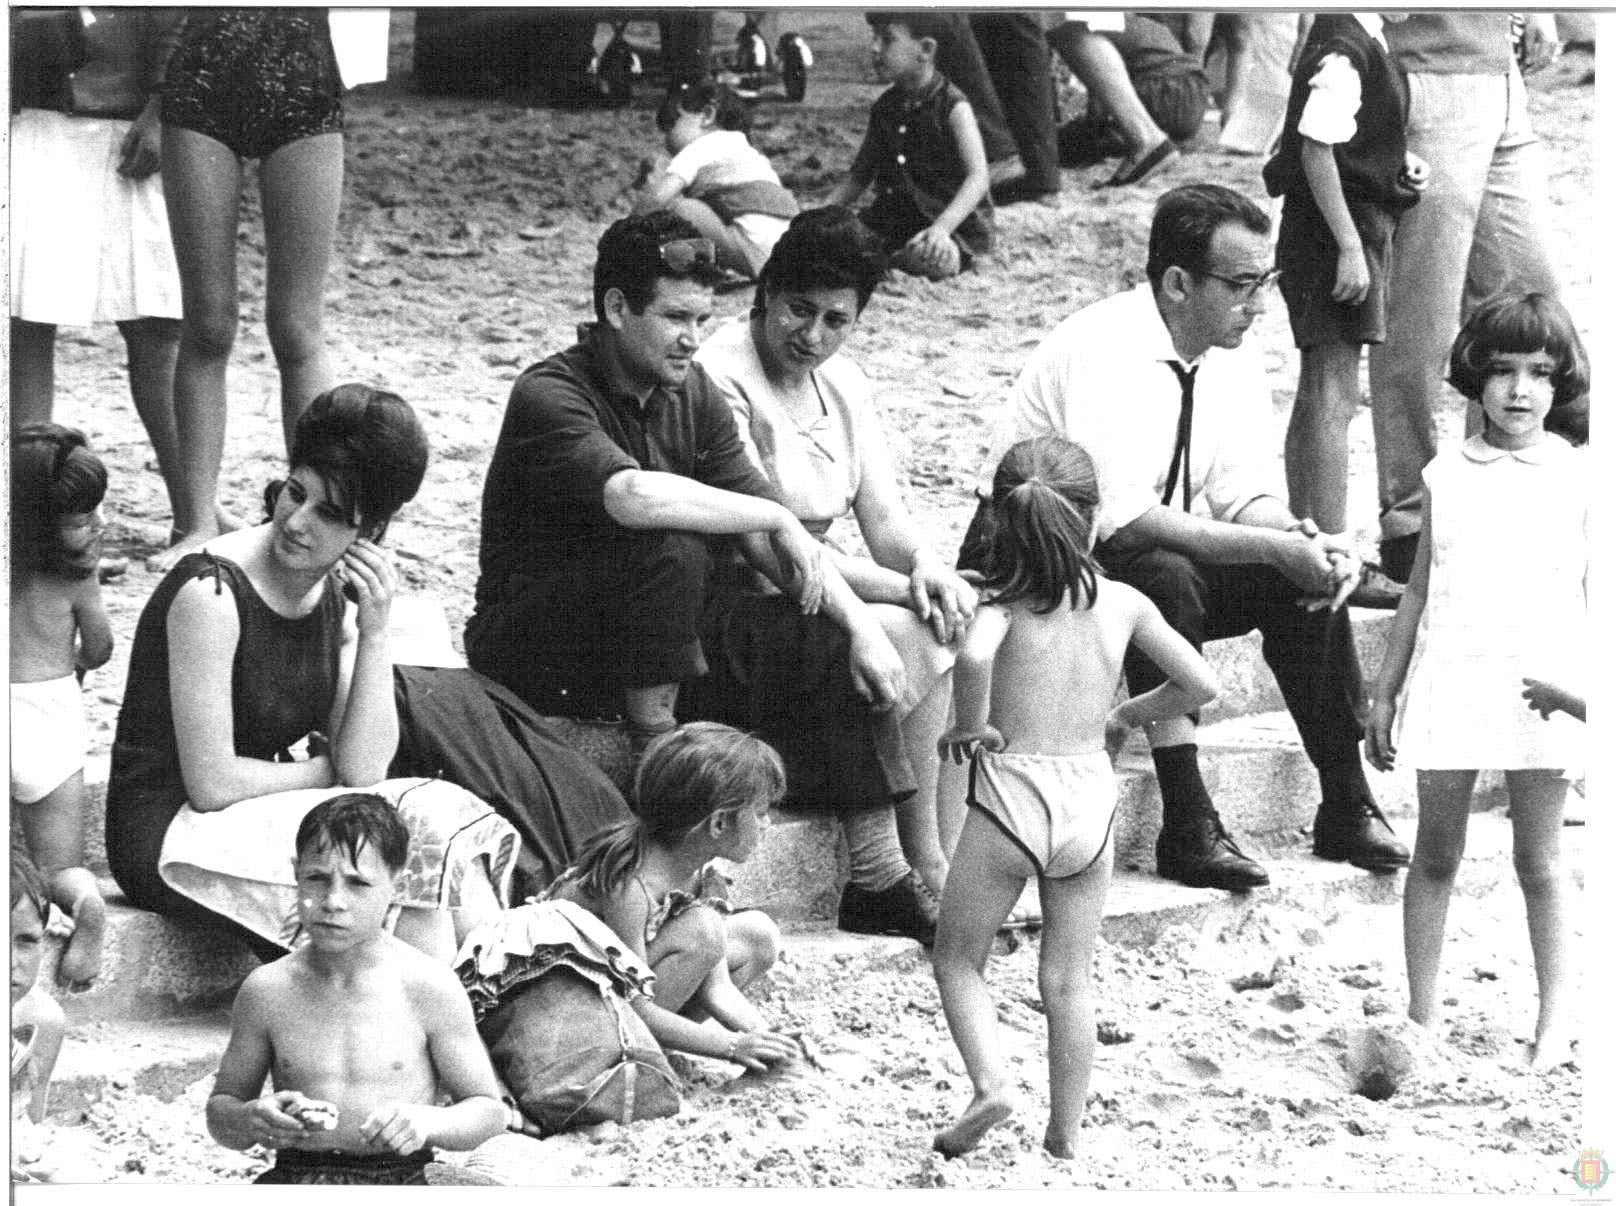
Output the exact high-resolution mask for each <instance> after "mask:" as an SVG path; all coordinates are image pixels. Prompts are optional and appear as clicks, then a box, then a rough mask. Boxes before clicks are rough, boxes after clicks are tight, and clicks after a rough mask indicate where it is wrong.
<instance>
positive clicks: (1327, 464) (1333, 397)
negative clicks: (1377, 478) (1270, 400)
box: [1285, 343, 1363, 532]
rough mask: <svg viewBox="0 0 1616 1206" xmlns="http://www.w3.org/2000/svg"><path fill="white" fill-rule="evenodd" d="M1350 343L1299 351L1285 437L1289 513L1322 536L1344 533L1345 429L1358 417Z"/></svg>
mask: <svg viewBox="0 0 1616 1206" xmlns="http://www.w3.org/2000/svg"><path fill="white" fill-rule="evenodd" d="M1362 351H1363V349H1362V348H1361V347H1360V346H1359V345H1358V344H1355V343H1330V344H1321V345H1319V346H1317V347H1311V348H1303V349H1302V372H1301V377H1300V379H1299V380H1298V381H1297V383H1296V403H1295V405H1294V406H1292V407H1291V421H1290V426H1289V428H1287V429H1286V432H1285V478H1286V481H1287V482H1288V484H1289V486H1290V495H1291V513H1292V514H1294V515H1297V516H1300V517H1301V518H1303V519H1312V520H1313V521H1314V522H1315V523H1317V524H1318V525H1319V527H1320V528H1322V529H1323V530H1324V531H1326V532H1344V531H1346V530H1347V427H1348V424H1350V423H1351V422H1352V418H1353V416H1354V415H1355V414H1357V413H1358V402H1359V397H1358V362H1359V360H1360V359H1362Z"/></svg>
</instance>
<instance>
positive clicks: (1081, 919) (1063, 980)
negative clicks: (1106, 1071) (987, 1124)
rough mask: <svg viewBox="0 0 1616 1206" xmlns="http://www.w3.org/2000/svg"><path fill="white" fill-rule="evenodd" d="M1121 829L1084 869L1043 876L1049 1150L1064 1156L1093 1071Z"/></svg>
mask: <svg viewBox="0 0 1616 1206" xmlns="http://www.w3.org/2000/svg"><path fill="white" fill-rule="evenodd" d="M1114 842H1115V834H1114V832H1113V833H1112V834H1108V835H1107V836H1106V843H1105V849H1103V850H1101V851H1100V853H1099V855H1098V856H1096V858H1095V860H1094V864H1093V865H1092V866H1091V867H1089V868H1088V870H1086V871H1082V872H1080V873H1078V874H1077V875H1073V876H1069V877H1067V878H1065V879H1039V881H1038V896H1039V900H1040V901H1041V903H1042V905H1043V911H1044V934H1043V938H1042V940H1041V941H1040V942H1039V945H1038V997H1039V1000H1041V1001H1042V1002H1043V1003H1044V1016H1045V1017H1046V1018H1047V1019H1048V1021H1049V1128H1048V1129H1047V1130H1046V1131H1045V1132H1044V1150H1045V1151H1047V1152H1048V1153H1049V1154H1050V1155H1052V1156H1055V1157H1057V1158H1058V1159H1063V1160H1069V1159H1071V1158H1072V1157H1073V1156H1075V1155H1077V1135H1078V1129H1079V1128H1080V1127H1081V1126H1082V1124H1083V1106H1084V1105H1085V1104H1086V1103H1087V1101H1088V1096H1089V1076H1090V1074H1091V1073H1092V1072H1093V1071H1094V1003H1093V998H1092V996H1091V994H1090V987H1091V984H1092V980H1093V976H1092V973H1093V969H1094V940H1095V939H1096V938H1097V937H1098V936H1099V933H1100V918H1101V915H1102V914H1103V912H1104V909H1105V890H1106V888H1107V887H1108V886H1109V885H1110V883H1111V859H1112V855H1113V852H1114Z"/></svg>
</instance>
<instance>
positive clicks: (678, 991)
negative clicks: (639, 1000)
mask: <svg viewBox="0 0 1616 1206" xmlns="http://www.w3.org/2000/svg"><path fill="white" fill-rule="evenodd" d="M726 953H727V952H726V950H725V934H724V919H723V918H722V917H720V916H719V915H718V914H717V913H715V912H714V911H713V910H712V909H707V908H694V909H690V910H687V911H686V912H684V913H681V914H679V916H677V917H675V918H674V919H673V920H672V921H669V922H667V923H666V924H665V925H663V927H662V928H661V929H660V930H658V931H657V936H656V937H655V938H654V939H652V940H651V942H650V944H649V945H648V946H647V947H646V949H645V954H646V962H647V963H649V964H650V965H651V970H652V971H654V972H656V987H655V990H654V994H655V997H656V1003H657V1004H658V1005H660V1006H662V1008H664V1009H666V1010H668V1011H669V1012H671V1013H683V1012H685V1007H686V1006H687V1005H689V1004H690V1003H691V1001H692V999H693V998H695V996H696V995H697V993H698V992H699V991H700V990H701V988H702V986H703V985H704V984H705V983H706V982H707V979H708V977H709V976H711V975H712V973H713V970H714V968H717V967H720V966H726V972H727V965H726V964H725V955H726ZM726 979H727V974H726Z"/></svg>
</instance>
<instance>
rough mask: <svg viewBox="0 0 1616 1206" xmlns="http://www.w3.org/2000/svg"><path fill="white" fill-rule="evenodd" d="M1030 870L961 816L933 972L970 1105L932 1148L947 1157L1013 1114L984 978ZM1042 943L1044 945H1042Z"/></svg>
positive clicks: (988, 825) (994, 834)
mask: <svg viewBox="0 0 1616 1206" xmlns="http://www.w3.org/2000/svg"><path fill="white" fill-rule="evenodd" d="M1035 873H1036V869H1035V868H1034V867H1033V866H1032V864H1031V862H1029V861H1028V859H1027V856H1026V855H1025V854H1023V853H1022V852H1021V851H1020V850H1018V849H1017V848H1016V847H1015V846H1014V845H1012V844H1011V842H1010V840H1009V839H1008V838H1007V837H1005V836H1004V835H1003V834H1002V833H1000V832H999V831H998V830H997V829H996V828H994V826H993V823H992V822H991V821H989V820H987V819H986V818H984V817H983V816H981V814H979V813H976V812H970V813H967V814H966V816H965V827H964V829H963V830H961V831H960V840H959V845H958V846H957V847H955V850H954V861H953V865H952V866H950V867H949V869H948V885H947V887H946V888H945V889H944V890H943V905H942V910H941V913H940V914H939V917H938V920H937V945H936V947H935V948H934V950H933V952H932V970H933V972H934V973H935V975H936V977H937V992H938V995H939V996H941V997H942V1000H943V1014H944V1016H946V1017H947V1018H948V1032H949V1033H950V1034H952V1035H953V1036H954V1045H955V1046H956V1047H958V1048H959V1053H960V1056H961V1057H962V1058H963V1059H964V1060H965V1071H966V1073H967V1074H968V1075H969V1076H970V1078H971V1087H972V1094H971V1101H970V1104H969V1105H967V1106H966V1107H965V1110H964V1112H963V1113H961V1114H960V1116H959V1117H958V1118H957V1119H955V1121H954V1125H953V1126H950V1127H948V1128H947V1129H946V1130H942V1131H938V1132H937V1134H936V1136H935V1137H933V1139H932V1147H933V1148H934V1149H935V1150H937V1151H939V1152H942V1153H943V1155H945V1156H947V1157H949V1158H953V1157H955V1156H961V1155H964V1154H965V1153H966V1152H968V1151H970V1150H971V1149H972V1148H973V1147H975V1146H976V1145H977V1144H978V1143H980V1142H981V1141H982V1137H983V1136H984V1135H986V1134H987V1133H988V1131H990V1130H991V1129H993V1128H994V1127H995V1126H998V1125H999V1123H1001V1122H1003V1121H1004V1120H1005V1119H1006V1118H1008V1117H1010V1115H1011V1114H1012V1113H1014V1112H1015V1108H1016V1104H1017V1103H1016V1097H1015V1094H1014V1092H1013V1090H1012V1088H1011V1083H1010V1074H1009V1072H1008V1070H1007V1069H1006V1068H1005V1066H1004V1060H1003V1058H1002V1057H1001V1056H1000V1054H999V1022H998V1015H997V1014H996V1012H995V1010H994V1006H993V998H992V996H991V995H989V993H988V984H987V979H986V976H985V974H984V972H985V969H986V967H987V962H988V955H989V953H990V952H991V950H992V948H993V936H994V934H995V933H997V932H998V929H999V926H1000V925H1001V924H1002V923H1003V921H1004V919H1005V917H1006V916H1008V914H1009V912H1010V908H1011V906H1012V905H1014V904H1015V902H1016V897H1018V896H1019V895H1021V889H1022V886H1023V885H1024V884H1025V883H1026V882H1027V880H1028V878H1030V877H1031V876H1032V875H1033V874H1035ZM1046 941H1047V939H1046Z"/></svg>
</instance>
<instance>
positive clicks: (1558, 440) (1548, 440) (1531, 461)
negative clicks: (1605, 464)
mask: <svg viewBox="0 0 1616 1206" xmlns="http://www.w3.org/2000/svg"><path fill="white" fill-rule="evenodd" d="M1570 450H1571V445H1570V444H1568V443H1566V441H1565V440H1564V439H1563V438H1562V437H1560V436H1557V435H1555V434H1554V433H1553V432H1552V431H1546V432H1544V433H1543V438H1542V439H1541V440H1539V441H1538V442H1537V443H1536V444H1529V445H1527V446H1526V447H1525V448H1499V447H1498V446H1497V445H1495V444H1489V443H1488V442H1487V438H1486V437H1485V436H1482V435H1473V436H1471V437H1470V438H1469V439H1468V440H1466V441H1465V442H1464V443H1463V444H1462V445H1460V451H1461V452H1463V453H1464V455H1465V457H1466V458H1467V459H1469V460H1472V461H1475V462H1476V463H1477V464H1480V465H1490V464H1492V463H1493V462H1494V461H1501V460H1503V459H1504V458H1505V457H1509V458H1511V459H1513V460H1517V461H1520V462H1522V463H1523V464H1527V465H1546V464H1548V463H1549V461H1550V460H1551V459H1553V458H1555V457H1558V456H1560V455H1561V454H1562V453H1563V452H1569V451H1570Z"/></svg>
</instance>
